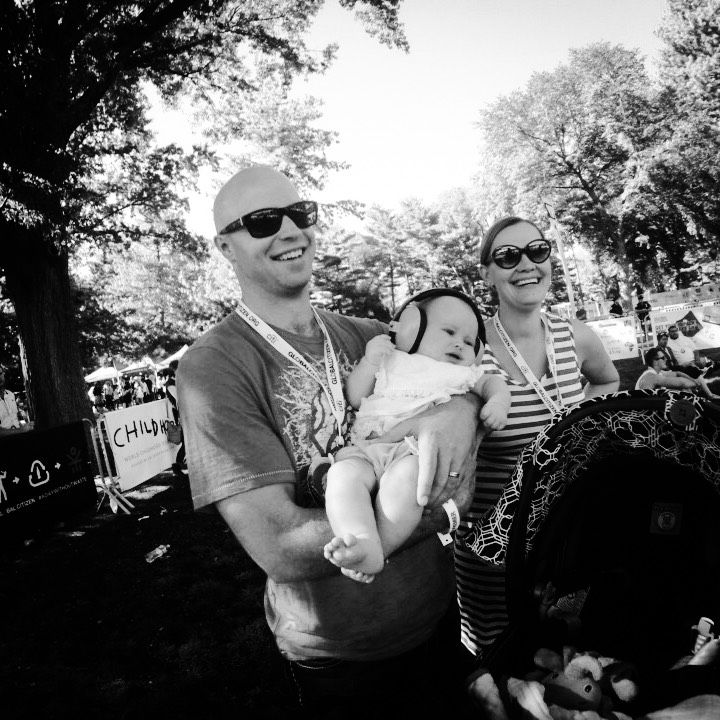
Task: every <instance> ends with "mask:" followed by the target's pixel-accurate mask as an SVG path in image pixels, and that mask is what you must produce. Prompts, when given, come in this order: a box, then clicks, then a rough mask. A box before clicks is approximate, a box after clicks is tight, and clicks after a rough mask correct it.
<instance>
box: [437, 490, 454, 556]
mask: <svg viewBox="0 0 720 720" xmlns="http://www.w3.org/2000/svg"><path fill="white" fill-rule="evenodd" d="M442 509H443V510H444V511H445V513H446V514H447V516H448V522H449V523H450V527H449V528H448V530H447V532H439V533H437V536H438V538H440V542H441V543H442V544H443V546H444V545H449V544H450V543H451V542H452V541H453V537H452V535H451V534H450V533H453V532H455V531H456V530H457V529H458V528H459V527H460V511H459V510H458V507H457V505H456V504H455V501H454V500H447V501H445V502H444V503H443V504H442Z"/></svg>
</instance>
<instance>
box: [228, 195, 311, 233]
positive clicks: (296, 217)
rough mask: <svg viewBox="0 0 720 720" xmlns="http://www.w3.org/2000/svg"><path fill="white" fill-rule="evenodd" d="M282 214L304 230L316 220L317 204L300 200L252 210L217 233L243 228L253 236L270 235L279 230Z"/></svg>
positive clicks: (232, 231) (231, 231)
mask: <svg viewBox="0 0 720 720" xmlns="http://www.w3.org/2000/svg"><path fill="white" fill-rule="evenodd" d="M284 215H287V216H288V217H289V218H290V219H291V220H292V221H293V222H294V223H295V224H296V225H297V226H298V227H299V228H300V229H301V230H304V229H305V228H309V227H310V226H311V225H314V224H315V223H316V222H317V216H318V206H317V203H316V202H315V201H314V200H301V201H300V202H296V203H293V204H292V205H288V206H287V207H284V208H262V209H261V210H253V211H252V212H250V213H248V214H247V215H243V216H242V217H241V218H239V219H238V220H233V221H232V222H231V223H229V224H228V225H226V226H225V227H224V228H223V229H222V230H220V232H218V235H229V234H230V233H234V232H237V231H238V230H243V229H245V230H247V231H248V232H249V233H250V236H251V237H254V238H265V237H270V235H274V234H275V233H276V232H278V231H279V230H280V227H281V226H282V221H283V216H284Z"/></svg>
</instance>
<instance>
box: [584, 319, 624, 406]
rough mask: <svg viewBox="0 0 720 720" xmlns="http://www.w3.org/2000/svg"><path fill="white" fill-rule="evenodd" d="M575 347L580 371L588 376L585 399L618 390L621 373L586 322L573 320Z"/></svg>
mask: <svg viewBox="0 0 720 720" xmlns="http://www.w3.org/2000/svg"><path fill="white" fill-rule="evenodd" d="M573 330H574V331H575V348H576V351H577V358H578V364H579V365H580V372H582V374H583V375H584V376H585V377H586V378H587V380H588V384H587V385H586V386H585V399H589V398H592V397H597V396H598V395H607V394H608V393H614V392H617V390H618V388H619V387H620V375H619V374H618V371H617V369H616V368H615V366H614V365H613V363H612V360H611V359H610V357H609V355H608V354H607V352H605V348H604V347H603V344H602V343H601V342H600V338H599V337H598V336H597V335H596V334H595V333H594V332H593V331H592V329H591V328H589V327H588V326H587V325H585V323H581V322H579V321H578V320H574V321H573Z"/></svg>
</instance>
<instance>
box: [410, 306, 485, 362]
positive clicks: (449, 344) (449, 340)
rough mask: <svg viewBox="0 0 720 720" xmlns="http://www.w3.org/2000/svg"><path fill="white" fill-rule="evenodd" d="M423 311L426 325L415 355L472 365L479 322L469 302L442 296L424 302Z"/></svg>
mask: <svg viewBox="0 0 720 720" xmlns="http://www.w3.org/2000/svg"><path fill="white" fill-rule="evenodd" d="M425 313H426V315H427V327H426V328H425V333H424V334H423V338H422V341H421V342H420V347H418V350H417V351H418V354H419V355H425V356H427V357H430V358H433V360H439V361H441V362H449V363H453V364H454V365H472V364H473V363H474V362H475V339H476V338H477V334H478V324H477V320H476V318H475V313H474V312H473V311H472V310H471V309H470V308H469V307H468V305H467V304H466V303H464V302H463V301H462V300H459V299H458V298H455V297H450V296H448V295H443V296H440V297H439V298H436V299H435V300H433V301H432V302H430V303H429V304H428V305H426V306H425ZM480 351H481V352H482V347H481V348H480Z"/></svg>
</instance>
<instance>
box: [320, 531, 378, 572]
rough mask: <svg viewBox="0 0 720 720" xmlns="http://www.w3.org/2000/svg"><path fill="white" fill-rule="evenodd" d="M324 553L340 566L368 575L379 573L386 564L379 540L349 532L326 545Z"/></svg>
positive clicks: (334, 563)
mask: <svg viewBox="0 0 720 720" xmlns="http://www.w3.org/2000/svg"><path fill="white" fill-rule="evenodd" d="M323 554H324V555H325V557H326V558H327V559H328V560H329V561H330V562H331V563H332V564H333V565H337V566H338V567H339V568H344V569H348V570H352V571H354V572H358V573H362V574H366V575H375V574H376V573H379V572H380V571H381V570H382V568H383V564H384V560H383V554H382V546H381V545H380V542H379V541H375V540H373V539H371V538H364V537H357V536H355V535H352V534H351V533H347V534H346V535H345V536H344V537H339V536H335V537H334V538H333V539H332V540H331V541H330V542H329V543H328V544H327V545H325V547H324V548H323ZM346 574H347V573H346ZM363 582H364V581H363Z"/></svg>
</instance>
